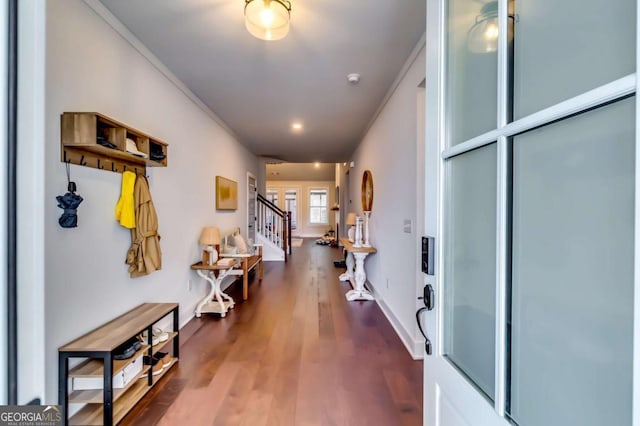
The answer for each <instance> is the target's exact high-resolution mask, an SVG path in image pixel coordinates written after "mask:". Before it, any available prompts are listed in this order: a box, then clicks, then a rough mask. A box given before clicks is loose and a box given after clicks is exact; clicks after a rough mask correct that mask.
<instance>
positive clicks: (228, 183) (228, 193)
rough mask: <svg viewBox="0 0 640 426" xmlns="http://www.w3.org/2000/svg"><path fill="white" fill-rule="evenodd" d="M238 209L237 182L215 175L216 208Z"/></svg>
mask: <svg viewBox="0 0 640 426" xmlns="http://www.w3.org/2000/svg"><path fill="white" fill-rule="evenodd" d="M237 209H238V182H236V181H233V180H231V179H227V178H224V177H222V176H216V210H237Z"/></svg>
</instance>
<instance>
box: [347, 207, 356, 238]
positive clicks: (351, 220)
mask: <svg viewBox="0 0 640 426" xmlns="http://www.w3.org/2000/svg"><path fill="white" fill-rule="evenodd" d="M346 224H347V225H350V228H349V229H348V230H347V237H349V241H350V242H354V240H353V239H354V237H355V233H356V228H354V226H355V224H356V214H355V213H353V212H349V214H348V215H347V220H346Z"/></svg>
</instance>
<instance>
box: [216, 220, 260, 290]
mask: <svg viewBox="0 0 640 426" xmlns="http://www.w3.org/2000/svg"><path fill="white" fill-rule="evenodd" d="M239 234H240V228H235V229H234V230H233V231H232V232H229V233H226V234H224V235H223V237H222V244H223V250H221V253H220V256H221V257H233V258H236V259H240V260H241V263H240V265H239V266H237V267H236V268H234V270H233V271H231V272H230V273H229V275H236V276H242V300H247V299H248V298H249V272H250V271H252V270H254V269H256V268H257V274H258V279H259V280H260V281H262V274H263V270H262V244H254V245H253V248H254V250H253V254H247V253H237V254H230V253H225V252H224V247H226V246H229V245H233V242H232V241H231V240H230V239H231V237H235V236H236V235H239ZM245 240H246V238H245ZM247 244H248V242H247Z"/></svg>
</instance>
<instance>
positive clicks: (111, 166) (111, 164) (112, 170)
mask: <svg viewBox="0 0 640 426" xmlns="http://www.w3.org/2000/svg"><path fill="white" fill-rule="evenodd" d="M111 171H112V172H113V171H114V170H113V161H112V162H111Z"/></svg>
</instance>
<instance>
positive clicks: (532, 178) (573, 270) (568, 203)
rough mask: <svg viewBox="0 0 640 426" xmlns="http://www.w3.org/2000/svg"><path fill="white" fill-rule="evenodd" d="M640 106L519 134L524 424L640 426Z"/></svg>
mask: <svg viewBox="0 0 640 426" xmlns="http://www.w3.org/2000/svg"><path fill="white" fill-rule="evenodd" d="M634 102H635V98H630V99H626V100H623V101H619V102H617V103H614V104H611V105H609V106H606V107H602V108H599V109H596V110H593V111H590V112H587V113H584V114H581V115H579V116H576V117H573V118H569V119H567V120H564V121H561V122H558V123H555V124H551V125H549V126H547V127H543V128H540V129H537V130H534V131H531V132H529V133H526V134H523V135H520V136H516V137H515V138H514V145H513V146H514V166H513V197H514V198H513V203H514V205H513V280H512V317H511V321H512V328H511V335H512V340H511V360H512V361H511V362H512V363H511V406H510V413H511V416H512V418H513V419H514V420H515V421H516V422H517V423H518V425H519V426H534V425H545V426H554V425H558V426H560V425H563V426H564V425H580V426H590V425H592V426H601V425H630V424H631V386H632V342H633V336H632V331H633V328H632V322H633V251H634V249H633V247H634V246H633V235H634V166H635V165H634V156H635V150H634V143H635V134H634V122H635V109H634Z"/></svg>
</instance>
